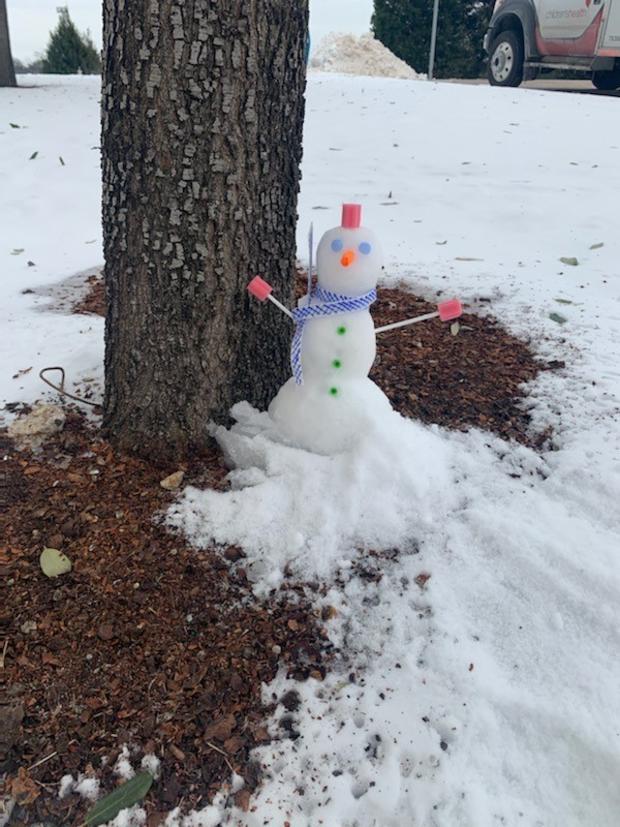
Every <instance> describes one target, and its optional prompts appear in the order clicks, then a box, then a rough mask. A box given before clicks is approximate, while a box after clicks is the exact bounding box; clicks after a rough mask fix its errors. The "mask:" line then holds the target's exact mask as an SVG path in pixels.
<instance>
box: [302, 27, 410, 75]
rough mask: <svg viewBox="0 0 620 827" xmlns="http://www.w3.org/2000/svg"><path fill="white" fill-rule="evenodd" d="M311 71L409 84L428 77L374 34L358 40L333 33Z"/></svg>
mask: <svg viewBox="0 0 620 827" xmlns="http://www.w3.org/2000/svg"><path fill="white" fill-rule="evenodd" d="M310 69H311V70H315V71H320V72H338V73H342V74H345V75H370V76H373V77H385V78H408V79H409V80H412V79H416V78H417V79H419V78H422V77H424V76H423V75H419V74H417V72H416V71H415V70H414V69H412V68H411V66H409V64H408V63H405V61H404V60H401V59H400V58H398V57H396V55H395V54H394V53H393V52H391V51H390V50H389V49H388V48H387V46H384V45H383V43H381V41H380V40H377V39H376V38H375V37H374V36H373V35H372V34H370V33H367V34H362V35H360V36H359V37H356V36H355V35H354V34H343V33H338V32H330V33H329V34H327V35H325V37H324V38H323V39H322V40H321V42H320V43H319V45H318V46H317V48H316V49H315V50H312V51H311V53H310Z"/></svg>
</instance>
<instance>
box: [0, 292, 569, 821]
mask: <svg viewBox="0 0 620 827" xmlns="http://www.w3.org/2000/svg"><path fill="white" fill-rule="evenodd" d="M301 289H302V288H301V282H300V290H301ZM74 309H75V312H81V313H98V314H101V315H103V314H104V312H105V302H104V291H103V285H102V283H101V280H100V279H98V278H97V277H91V288H90V291H89V293H88V295H87V296H86V297H85V298H84V299H82V300H81V301H80V302H79V304H78V305H77V306H76V307H75V308H74ZM434 309H435V308H434V307H432V306H431V305H429V304H427V303H425V302H424V301H422V300H421V299H420V298H418V297H416V296H414V295H412V294H411V293H408V292H407V291H405V290H398V289H381V290H380V298H379V300H378V302H377V303H376V305H375V306H374V307H373V316H374V319H375V323H376V324H377V326H379V325H382V324H387V323H389V322H392V321H399V320H401V319H403V318H407V317H409V316H416V315H419V314H421V313H425V312H429V311H430V310H434ZM559 367H563V365H562V364H561V363H558V362H556V363H552V364H545V363H542V362H540V361H539V360H538V359H536V358H535V357H534V356H533V354H532V353H531V351H530V350H529V348H528V346H527V344H526V343H525V342H522V341H520V340H518V339H516V338H515V337H513V336H511V335H509V334H508V333H507V332H506V331H505V330H503V329H502V327H501V326H500V325H499V324H498V323H497V322H495V321H494V320H493V319H492V318H490V317H488V316H477V315H474V314H472V313H466V314H465V315H464V316H463V317H462V319H461V320H460V330H459V332H458V334H457V335H452V334H451V331H450V325H449V324H442V323H441V322H439V321H438V320H433V321H431V322H425V323H422V324H421V325H416V326H414V327H410V328H405V329H403V330H396V331H393V332H390V333H387V334H381V335H379V336H378V358H377V362H376V364H375V366H374V368H373V371H372V374H371V376H372V378H373V379H374V380H375V381H376V382H377V383H378V384H379V385H380V386H381V387H382V388H383V389H384V390H385V392H386V393H387V394H388V396H389V397H390V399H391V401H392V404H393V405H394V407H395V408H396V409H397V410H399V411H400V412H401V413H402V414H403V415H405V416H410V417H415V418H417V419H420V420H422V421H423V422H427V423H436V424H439V425H442V426H444V427H447V428H454V429H467V428H469V427H472V426H474V427H479V428H483V429H487V430H489V431H492V432H494V433H495V434H497V435H499V436H501V437H503V438H505V439H514V440H517V441H518V442H521V443H523V444H526V445H531V446H535V447H536V446H540V445H541V444H542V443H543V442H544V441H545V439H547V438H548V437H549V434H532V433H531V430H530V419H529V416H528V414H527V412H526V410H525V409H524V407H523V404H522V403H523V402H524V400H525V390H524V387H523V383H526V382H529V381H531V380H532V379H534V378H535V377H536V375H537V374H538V373H539V372H540V371H541V370H547V369H553V368H559ZM0 455H1V456H3V459H4V461H3V462H2V464H1V465H0V575H1V576H2V578H3V580H4V582H5V583H6V586H5V589H4V591H3V594H4V599H3V601H1V602H0V631H1V632H2V634H1V638H2V640H3V641H4V642H3V643H1V644H0V781H1V780H2V778H3V777H4V792H5V793H6V792H7V791H10V792H12V793H13V795H16V796H17V798H18V800H19V802H20V804H19V806H18V807H17V808H16V809H15V811H14V814H13V818H12V823H13V824H32V823H34V822H51V823H53V824H79V823H81V822H82V821H83V819H84V814H85V812H86V810H87V804H86V803H85V802H84V801H83V800H81V799H79V798H78V797H77V796H75V795H69V796H68V797H67V798H65V799H63V800H60V799H58V795H57V793H58V781H59V779H60V778H61V776H62V775H64V774H65V773H73V774H74V775H76V774H77V773H78V772H89V773H91V774H93V775H95V776H97V777H98V778H99V779H100V780H101V786H102V790H104V791H109V790H111V789H112V788H113V787H114V785H115V784H116V783H117V781H116V779H115V776H114V775H113V772H112V769H111V767H113V765H114V763H115V760H116V757H117V756H118V754H119V752H120V750H121V748H122V746H123V745H124V744H127V745H128V746H129V747H130V748H131V749H132V751H133V752H132V763H133V764H134V766H137V765H138V764H139V762H140V759H141V757H142V756H143V755H144V754H146V753H154V754H155V755H157V756H158V757H159V758H160V759H162V777H161V778H160V779H159V780H158V781H157V782H156V783H155V784H154V786H153V787H152V789H151V792H150V793H149V794H148V796H147V799H146V807H147V811H148V813H149V827H154V825H156V824H158V823H159V822H160V821H161V814H162V813H165V812H167V811H169V810H170V809H172V808H173V807H175V806H177V805H178V804H179V802H180V801H181V800H182V802H183V808H184V809H194V808H196V807H200V806H204V805H205V804H206V803H207V801H208V800H209V799H210V797H211V796H212V795H213V793H214V792H215V791H216V790H218V789H221V788H222V785H225V784H226V783H227V782H228V780H229V779H230V774H231V768H234V770H235V771H236V772H237V773H239V774H240V775H242V776H243V777H244V778H245V780H246V789H245V790H244V791H242V792H241V793H239V794H237V803H238V804H239V805H240V806H243V807H247V805H248V800H249V791H251V790H253V789H254V788H255V787H256V785H257V784H258V783H259V778H260V773H259V769H258V767H257V766H255V765H254V764H253V763H252V761H251V759H250V752H251V750H252V749H253V748H254V747H255V746H256V745H258V744H261V743H266V742H267V741H269V735H268V733H267V730H266V728H265V718H266V716H267V715H268V714H269V713H270V712H271V709H272V707H270V706H268V705H267V706H266V705H265V704H264V703H263V701H262V697H261V686H262V683H263V682H268V681H270V680H271V679H272V678H273V677H274V676H275V675H276V672H277V671H278V669H279V668H282V667H284V668H285V669H286V670H287V671H288V672H289V673H290V674H291V675H293V676H295V677H297V678H299V679H304V678H306V677H308V676H309V675H312V676H313V677H315V678H318V679H320V678H321V677H322V676H324V673H325V669H326V668H327V667H328V665H329V658H330V655H331V652H330V649H329V645H328V644H327V641H326V637H327V636H326V633H325V629H324V624H325V623H326V622H329V619H330V617H331V615H330V613H329V612H326V613H325V612H324V613H323V616H322V617H317V616H316V614H315V613H314V611H313V610H312V608H311V607H310V606H309V605H308V603H307V602H306V601H305V600H304V598H303V595H302V594H301V593H299V594H298V593H296V592H295V591H294V589H289V591H288V596H286V595H287V593H281V594H279V595H276V596H275V597H274V599H273V600H272V601H271V602H269V603H265V602H261V601H258V600H257V599H256V598H255V597H254V596H253V595H252V592H251V588H250V586H249V584H248V582H247V579H246V576H245V571H244V569H243V553H242V552H241V550H239V549H236V548H229V549H226V550H223V551H222V550H218V551H215V550H210V551H206V552H202V551H200V552H198V551H196V550H195V549H193V548H190V547H188V546H187V545H186V544H185V542H184V541H183V540H182V539H181V538H180V537H178V536H175V535H174V534H173V533H171V532H170V531H168V530H166V529H165V528H164V527H163V526H162V525H161V522H159V521H158V519H157V516H158V515H159V514H160V513H162V512H163V510H164V509H165V508H166V506H167V505H168V503H169V502H170V501H171V499H172V497H173V496H174V494H173V493H170V492H168V491H165V490H164V489H163V488H162V487H161V486H160V480H161V479H163V478H164V477H165V476H166V474H167V473H170V472H173V471H176V470H178V469H177V468H169V469H167V470H165V471H162V469H161V468H158V467H156V466H155V465H151V464H149V463H147V462H144V461H141V460H137V459H134V458H130V457H127V456H122V455H119V454H117V453H115V452H114V451H113V450H112V449H111V447H110V446H109V445H108V444H107V443H106V442H105V441H104V440H103V439H101V437H100V436H99V434H98V432H97V431H96V430H95V429H94V427H93V426H92V425H88V424H87V423H86V421H85V419H84V418H83V416H82V415H81V414H79V413H78V412H76V410H75V409H74V408H69V409H68V419H67V424H66V425H65V429H64V431H63V432H62V433H61V434H59V435H58V436H57V437H55V438H53V439H52V440H50V441H49V442H48V443H47V445H46V446H45V448H44V450H43V452H42V453H41V454H39V455H36V456H34V455H31V454H29V453H27V452H21V453H20V452H17V451H16V450H15V448H14V447H13V445H12V444H11V443H10V442H9V440H8V439H7V438H6V436H5V435H3V434H2V433H1V432H0ZM183 470H185V471H186V477H185V481H184V482H190V483H193V484H196V485H197V486H199V487H203V488H204V487H207V486H211V487H215V488H223V487H225V485H226V483H225V480H224V478H225V475H226V469H225V468H224V466H223V463H222V460H221V458H220V456H219V455H218V453H217V451H216V449H215V448H212V449H209V450H207V452H206V453H205V454H204V455H202V456H200V457H196V458H195V459H193V460H191V461H190V462H189V463H188V464H187V465H185V466H184V467H183ZM45 546H51V547H54V548H58V549H61V550H62V551H63V552H65V553H66V554H67V555H68V556H69V558H70V559H71V561H72V563H73V569H72V571H71V572H70V573H68V574H65V575H62V576H61V577H59V578H57V579H54V580H50V579H48V578H46V577H45V576H44V575H43V573H42V572H41V570H40V567H39V555H40V553H41V551H42V549H43V548H44V547H45ZM361 575H364V576H366V577H368V578H369V579H372V578H375V577H379V576H380V560H373V559H370V558H369V561H368V566H367V571H366V570H364V571H362V572H361ZM422 587H423V586H422V585H421V586H420V588H422ZM2 647H4V648H2ZM276 700H278V699H274V701H276ZM281 700H282V702H283V704H284V706H285V708H286V709H295V708H296V705H297V703H298V699H297V698H296V697H295V696H294V695H293V694H291V693H287V695H286V696H285V697H284V698H282V699H281ZM281 735H282V737H296V733H295V732H294V731H291V732H288V731H287V730H286V728H284V729H283V730H282V734H281ZM50 755H53V757H51V758H49V760H46V761H44V762H43V763H41V764H40V765H39V766H37V767H34V768H32V767H33V765H34V764H37V762H39V761H40V760H41V759H44V758H47V757H48V756H50ZM104 759H107V761H106V760H104ZM29 768H31V769H29ZM3 774H4V775H3ZM2 791H3V790H2V785H1V784H0V794H1V793H2ZM0 799H1V795H0Z"/></svg>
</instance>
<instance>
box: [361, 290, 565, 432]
mask: <svg viewBox="0 0 620 827" xmlns="http://www.w3.org/2000/svg"><path fill="white" fill-rule="evenodd" d="M442 298H445V297H442ZM439 300H440V299H438V301H439ZM436 309H437V308H436V306H434V305H432V304H429V303H428V302H425V301H424V300H423V299H420V298H418V297H416V296H414V295H413V294H412V293H409V292H407V291H406V290H403V289H380V290H379V299H378V301H377V303H376V304H375V305H373V311H372V315H373V318H374V320H375V325H376V327H380V326H381V325H385V324H390V323H391V322H394V321H399V320H400V319H408V318H412V317H414V316H420V315H422V314H423V313H431V312H433V311H435V310H436ZM466 310H467V308H466ZM450 327H451V325H450V323H445V322H440V321H439V320H438V319H433V320H431V321H427V322H421V323H420V324H417V325H413V326H412V327H406V328H402V329H399V330H392V331H388V332H387V333H380V334H379V335H378V336H377V361H376V362H375V365H374V367H373V369H372V371H371V373H370V376H371V378H372V379H374V381H375V382H376V383H377V384H378V385H379V386H380V387H381V388H382V390H383V391H384V392H385V393H386V394H387V396H388V397H389V399H390V401H391V403H392V405H393V406H394V408H396V410H398V411H399V412H400V413H401V414H403V416H408V417H411V418H413V419H419V420H421V421H422V422H425V423H428V424H437V425H441V426H443V427H445V428H452V429H455V430H467V429H468V428H471V427H476V428H481V429H483V430H487V431H492V432H493V433H495V434H497V435H498V436H500V437H502V439H514V440H515V441H517V442H520V443H522V444H523V445H528V446H529V447H532V448H541V447H543V446H544V445H545V444H546V443H547V442H548V440H549V439H550V437H551V433H550V432H549V431H544V432H542V433H532V431H531V417H530V415H529V414H528V412H527V410H526V409H525V408H524V407H523V402H524V401H525V399H526V398H527V392H526V390H525V389H524V387H523V385H524V383H527V382H531V381H532V380H533V379H535V378H536V376H537V375H538V374H539V373H540V372H541V371H543V370H558V369H561V368H563V367H564V362H560V361H552V362H544V361H542V360H541V359H538V358H536V357H535V356H534V355H533V353H532V351H531V350H530V348H529V347H528V344H527V343H526V342H523V341H522V340H521V339H518V338H517V337H516V336H512V335H511V334H510V333H508V332H507V331H506V330H505V329H504V328H503V327H502V326H501V325H500V324H499V323H498V322H497V321H495V319H493V318H492V316H489V315H483V316H480V315H475V314H473V313H471V312H465V313H464V314H463V316H462V317H461V318H460V319H459V328H460V329H459V331H458V333H457V335H456V336H453V335H452V334H451V332H450Z"/></svg>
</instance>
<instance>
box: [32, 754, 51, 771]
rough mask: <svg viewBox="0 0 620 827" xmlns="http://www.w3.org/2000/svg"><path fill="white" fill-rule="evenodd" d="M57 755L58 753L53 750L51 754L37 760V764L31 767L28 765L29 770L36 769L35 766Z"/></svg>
mask: <svg viewBox="0 0 620 827" xmlns="http://www.w3.org/2000/svg"><path fill="white" fill-rule="evenodd" d="M55 755H58V753H57V752H52V753H51V754H50V755H47V756H46V757H45V758H41V760H40V761H37V763H36V764H33V765H32V766H31V767H28V772H30V770H34V769H35V767H40V766H41V764H45V762H46V761H50V760H51V759H52V758H53V757H54V756H55Z"/></svg>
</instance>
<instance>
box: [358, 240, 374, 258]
mask: <svg viewBox="0 0 620 827" xmlns="http://www.w3.org/2000/svg"><path fill="white" fill-rule="evenodd" d="M357 249H358V250H359V251H360V253H361V254H362V255H364V256H367V255H368V253H370V252H371V251H372V246H371V245H370V244H369V243H368V242H367V241H362V243H361V244H360V246H359V247H358V248H357Z"/></svg>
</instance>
